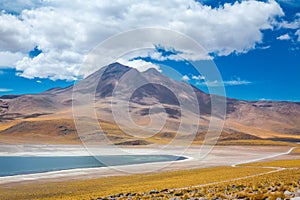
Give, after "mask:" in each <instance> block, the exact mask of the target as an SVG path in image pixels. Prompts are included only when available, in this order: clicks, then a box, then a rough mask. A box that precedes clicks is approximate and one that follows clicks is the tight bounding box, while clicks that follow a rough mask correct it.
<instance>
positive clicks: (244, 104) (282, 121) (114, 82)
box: [0, 63, 300, 144]
mask: <svg viewBox="0 0 300 200" xmlns="http://www.w3.org/2000/svg"><path fill="white" fill-rule="evenodd" d="M73 91H74V93H73ZM74 94H75V95H74ZM91 94H92V95H94V99H93V100H92V101H88V97H89V95H91ZM73 95H74V96H73ZM76 96H77V97H78V98H77V99H76ZM73 97H75V99H73ZM212 97H213V99H214V100H215V101H216V102H217V105H218V104H220V105H221V102H223V101H225V102H226V113H227V114H226V122H225V127H224V130H223V133H222V135H221V139H223V140H231V139H238V140H240V139H251V140H252V139H260V138H272V139H274V138H275V139H282V138H283V139H291V140H292V139H300V123H299V121H300V103H297V102H283V101H281V102H279V101H243V100H237V99H231V98H225V97H221V96H217V95H214V96H212V95H209V94H206V93H204V92H203V91H201V90H199V89H198V88H196V87H194V86H192V85H189V84H187V83H186V82H179V81H176V80H173V79H170V78H168V77H166V76H164V75H163V74H161V73H160V72H158V71H157V70H155V69H149V70H147V71H145V72H139V71H137V70H136V69H133V68H130V67H128V66H124V65H121V64H119V63H113V64H110V65H108V66H106V67H103V68H101V69H100V70H98V71H96V72H95V73H93V74H91V75H89V76H88V77H86V78H85V79H83V80H81V81H80V82H78V83H77V84H76V86H75V87H74V86H70V87H67V88H53V89H50V90H47V91H45V92H42V93H40V94H28V95H6V96H2V97H0V141H2V140H3V141H4V140H5V141H6V140H9V141H13V138H18V140H20V141H23V140H25V139H30V138H35V139H36V138H37V137H38V138H40V139H45V141H49V139H50V140H53V141H56V140H57V141H60V139H62V138H63V142H66V141H69V142H70V141H71V142H72V141H76V140H78V136H77V135H76V131H75V130H76V128H75V125H74V123H73V120H72V103H73V104H74V105H76V106H78V107H79V108H80V109H81V110H83V111H85V110H88V109H89V108H90V107H92V106H95V108H96V114H97V116H98V118H99V121H100V123H102V125H103V127H105V128H103V129H104V132H106V133H107V134H108V136H109V137H110V138H111V139H113V140H114V141H116V143H120V144H124V143H128V140H129V143H130V142H131V143H134V144H135V143H139V142H140V143H144V142H143V140H140V139H139V140H134V138H133V137H131V136H128V134H126V133H124V132H122V130H120V128H118V127H117V126H116V124H115V121H114V120H115V118H116V116H113V114H112V110H111V105H116V106H119V104H120V105H123V104H124V105H125V104H126V103H128V102H129V103H128V104H129V112H130V115H131V117H132V120H133V121H134V122H135V123H136V124H138V125H140V126H144V125H147V124H151V127H150V128H151V129H153V130H160V131H159V133H158V134H157V135H156V136H155V137H154V136H153V137H151V138H152V139H151V141H150V142H156V141H157V140H158V139H159V138H164V139H165V138H167V139H168V138H169V139H172V137H174V132H175V131H176V130H177V129H178V127H179V126H180V125H187V126H194V125H196V124H198V125H199V127H200V128H199V130H198V133H197V137H196V139H197V138H198V139H199V140H201V139H203V135H204V134H205V131H206V130H207V127H208V125H209V120H210V118H221V117H222V108H221V107H220V108H219V107H217V110H216V112H215V113H212V112H211V106H212V101H211V98H212ZM126 105H127V104H126ZM117 108H119V107H117ZM198 108H200V115H199V113H198V112H197V110H199V109H198ZM163 115H166V117H167V120H166V123H165V125H164V126H163V127H161V121H162V116H163ZM87 117H89V116H87ZM117 117H118V118H119V120H120V122H118V123H119V125H121V126H128V127H129V126H130V127H131V128H132V127H135V125H132V124H130V125H129V123H131V122H132V121H131V122H129V120H128V117H127V116H126V115H124V116H123V115H122V112H121V111H120V116H117ZM47 127H51V128H47ZM45 129H47V131H45ZM50 132H51V133H52V134H51V133H50ZM65 133H66V134H65ZM145 134H147V133H145ZM188 134H189V133H188V131H187V133H186V136H184V137H188ZM84 137H86V138H89V139H91V140H92V136H91V135H87V136H84ZM184 137H183V139H184ZM24 138H25V139H24ZM137 141H139V142H137Z"/></svg>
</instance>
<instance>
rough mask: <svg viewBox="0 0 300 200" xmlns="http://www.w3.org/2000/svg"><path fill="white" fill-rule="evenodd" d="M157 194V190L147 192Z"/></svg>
mask: <svg viewBox="0 0 300 200" xmlns="http://www.w3.org/2000/svg"><path fill="white" fill-rule="evenodd" d="M158 193H159V191H157V190H151V191H150V192H149V194H158Z"/></svg>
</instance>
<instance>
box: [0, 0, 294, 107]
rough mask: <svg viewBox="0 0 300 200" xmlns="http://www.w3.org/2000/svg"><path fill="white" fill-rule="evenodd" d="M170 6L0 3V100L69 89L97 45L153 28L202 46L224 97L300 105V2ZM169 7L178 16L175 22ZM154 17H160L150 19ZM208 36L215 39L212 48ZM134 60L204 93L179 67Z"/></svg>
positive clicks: (210, 1)
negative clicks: (218, 77)
mask: <svg viewBox="0 0 300 200" xmlns="http://www.w3.org/2000/svg"><path fill="white" fill-rule="evenodd" d="M79 2H80V1H79ZM170 2H171V1H170ZM170 2H169V3H166V2H164V3H161V5H157V4H154V3H153V4H152V3H151V2H146V1H145V2H144V3H143V2H140V3H136V5H134V6H133V4H132V2H131V1H130V0H128V1H124V2H123V3H120V5H111V4H110V3H109V2H108V1H107V2H106V1H104V0H103V1H99V2H98V3H95V5H86V4H84V1H82V3H81V4H80V3H77V4H78V5H77V4H76V3H75V4H72V5H71V4H70V3H68V1H60V2H59V1H56V0H55V1H52V2H50V3H49V2H48V3H43V2H42V1H39V0H31V1H25V3H24V1H23V2H22V1H15V2H14V3H12V1H8V0H4V1H2V2H1V3H0V10H2V13H1V14H0V95H5V94H25V93H38V92H42V91H45V90H47V89H50V88H53V87H66V86H68V85H70V84H72V83H73V81H74V80H75V79H76V77H78V68H80V63H82V62H83V60H84V56H85V55H86V54H88V52H89V51H90V50H91V49H92V48H93V47H95V45H97V44H98V43H99V42H101V41H103V40H105V39H106V38H108V37H110V36H112V35H114V34H117V33H120V32H122V31H126V30H131V29H133V28H141V27H143V26H145V27H149V26H157V27H166V28H168V29H171V30H175V31H179V32H182V33H184V34H186V35H188V36H190V37H191V38H193V39H195V40H196V41H197V42H199V43H200V44H202V45H203V46H204V48H205V49H207V51H208V53H209V55H210V56H212V58H213V61H214V62H215V64H216V65H217V67H218V69H219V71H220V74H221V75H222V79H223V81H224V85H225V88H226V94H227V96H228V97H232V98H238V99H245V100H260V99H267V100H288V101H300V89H299V86H300V50H299V48H300V2H299V1H297V0H280V1H276V2H275V1H272V0H270V1H260V2H259V3H255V2H252V1H251V2H248V1H232V0H223V1H216V0H200V1H198V2H194V1H193V0H189V1H178V2H176V3H174V4H171V3H170ZM199 2H200V3H199ZM98 4H99V5H98ZM124 8H126V9H124ZM131 8H132V9H131ZM147 8H148V10H145V9H147ZM166 8H167V9H170V10H173V13H174V12H176V11H177V10H178V13H182V14H176V15H173V14H171V13H172V12H171V11H170V12H165V10H166ZM160 9H161V10H160ZM243 9H245V10H244V12H243ZM259 9H261V11H260V10H259ZM153 10H157V11H156V12H157V13H159V14H157V15H161V16H154V13H153ZM252 10H253V11H252ZM138 11H140V12H138ZM239 11H241V12H239ZM260 12H261V13H260ZM78 13H83V14H82V16H80V15H79V16H78ZM201 13H204V14H205V15H206V16H207V18H205V17H203V15H202V14H201ZM241 13H242V14H241ZM243 13H244V14H243ZM62 16H63V17H62ZM227 16H228V17H227ZM91 17H93V19H95V20H90V19H91ZM155 17H158V19H156V18H155ZM159 19H161V20H159ZM245 22H247V24H245ZM92 23H95V24H92ZM189 25H190V26H189ZM201 26H203V28H201ZM205 31H207V32H205ZM208 36H211V37H214V38H213V40H212V42H211V41H210V38H209V37H208ZM156 50H157V51H158V52H159V51H162V50H160V49H159V48H156ZM163 51H166V52H167V51H168V50H163ZM178 52H180V51H178ZM169 53H170V52H169ZM171 53H172V52H171ZM135 59H136V60H139V61H140V63H142V61H143V62H151V63H152V64H153V66H158V67H159V68H160V69H161V70H162V72H163V73H164V72H165V71H164V68H163V66H162V65H165V64H169V65H171V66H172V67H173V68H174V69H176V70H178V71H179V72H180V73H181V74H182V77H172V78H175V79H178V80H180V81H187V82H189V83H191V84H194V85H195V86H197V87H199V88H200V89H202V90H204V91H206V87H205V86H204V85H203V82H204V83H205V77H200V76H198V75H199V74H196V73H195V72H194V71H193V70H192V68H190V67H187V65H186V64H185V62H183V61H176V60H172V59H164V60H159V59H154V58H153V57H149V56H148V57H147V56H144V57H137V58H135ZM128 63H129V64H130V62H128ZM132 67H135V66H134V65H133V66H132ZM211 85H213V84H212V83H211Z"/></svg>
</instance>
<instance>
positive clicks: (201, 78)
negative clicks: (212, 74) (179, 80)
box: [192, 75, 205, 80]
mask: <svg viewBox="0 0 300 200" xmlns="http://www.w3.org/2000/svg"><path fill="white" fill-rule="evenodd" d="M192 79H193V80H205V76H201V75H198V76H195V75H193V76H192Z"/></svg>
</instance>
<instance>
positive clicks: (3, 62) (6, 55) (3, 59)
mask: <svg viewBox="0 0 300 200" xmlns="http://www.w3.org/2000/svg"><path fill="white" fill-rule="evenodd" d="M24 56H25V55H24V54H22V53H19V52H17V53H12V52H9V51H0V68H10V67H14V65H15V63H16V62H17V61H19V60H21V59H22V58H24Z"/></svg>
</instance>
